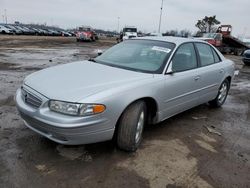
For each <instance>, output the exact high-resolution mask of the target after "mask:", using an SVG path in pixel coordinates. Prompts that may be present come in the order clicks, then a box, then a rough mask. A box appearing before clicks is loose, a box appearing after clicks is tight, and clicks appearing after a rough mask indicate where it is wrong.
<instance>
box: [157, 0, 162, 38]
mask: <svg viewBox="0 0 250 188" xmlns="http://www.w3.org/2000/svg"><path fill="white" fill-rule="evenodd" d="M162 9H163V0H162V1H161V12H160V20H159V28H158V33H160V32H161V17H162Z"/></svg>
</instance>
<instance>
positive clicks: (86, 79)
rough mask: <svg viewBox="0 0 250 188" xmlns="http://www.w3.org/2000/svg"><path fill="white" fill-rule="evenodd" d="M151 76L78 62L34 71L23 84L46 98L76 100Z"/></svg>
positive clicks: (151, 75)
mask: <svg viewBox="0 0 250 188" xmlns="http://www.w3.org/2000/svg"><path fill="white" fill-rule="evenodd" d="M152 77H153V74H146V73H140V72H135V71H129V70H125V69H120V68H115V67H111V66H107V65H102V64H98V63H94V62H90V61H80V62H74V63H68V64H64V65H60V66H55V67H51V68H47V69H44V70H41V71H38V72H36V73H33V74H31V75H30V76H28V77H27V78H26V79H25V81H24V84H25V85H27V86H28V87H30V88H32V89H34V90H36V91H37V92H39V93H41V94H42V95H44V96H45V97H47V98H49V99H57V100H62V101H70V102H78V101H79V100H82V99H84V98H86V97H88V96H91V95H94V94H97V93H99V92H102V91H104V90H108V89H112V88H114V87H119V86H121V85H122V86H124V85H125V84H129V85H131V84H132V83H134V82H136V81H139V80H142V79H148V78H152Z"/></svg>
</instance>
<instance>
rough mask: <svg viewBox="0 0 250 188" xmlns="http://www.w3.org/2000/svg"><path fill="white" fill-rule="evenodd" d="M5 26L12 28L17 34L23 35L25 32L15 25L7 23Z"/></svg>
mask: <svg viewBox="0 0 250 188" xmlns="http://www.w3.org/2000/svg"><path fill="white" fill-rule="evenodd" d="M5 27H6V28H8V29H10V30H12V31H13V33H14V34H15V35H21V34H22V33H23V32H22V31H21V30H20V29H18V28H16V27H15V26H13V25H5Z"/></svg>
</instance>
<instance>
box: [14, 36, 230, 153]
mask: <svg viewBox="0 0 250 188" xmlns="http://www.w3.org/2000/svg"><path fill="white" fill-rule="evenodd" d="M65 75H67V76H65ZM233 75H234V63H233V62H232V61H231V60H228V59H226V58H225V57H224V56H223V55H222V54H221V53H220V52H219V51H218V50H217V49H216V48H215V47H213V46H212V45H210V44H208V43H207V42H204V41H201V40H193V39H184V38H176V37H142V38H135V39H130V40H126V41H124V42H122V43H119V44H117V45H115V46H113V47H112V48H110V49H108V50H107V51H105V52H104V53H103V54H102V55H100V56H98V57H97V58H95V59H90V60H89V61H80V62H75V63H69V64H65V65H60V66H55V67H51V68H48V69H44V70H41V71H39V72H36V73H33V74H31V75H30V76H28V77H27V78H25V80H24V82H23V85H22V86H21V88H20V89H18V90H17V93H16V97H15V99H16V104H17V108H18V110H19V112H20V115H21V117H22V118H23V119H24V122H25V125H26V126H27V127H29V128H30V129H32V130H33V131H35V132H37V133H39V134H41V135H43V136H45V137H47V138H49V139H51V140H53V141H55V142H58V143H61V144H66V145H77V144H88V143H94V142H100V141H105V140H110V139H112V138H115V139H116V142H117V145H118V147H119V148H121V149H123V150H126V151H135V150H136V149H137V148H138V147H139V145H140V143H141V141H142V133H143V128H144V126H145V124H147V123H148V124H155V123H158V122H161V121H164V120H165V119H167V118H169V117H171V116H174V115H176V114H178V113H181V112H183V111H185V110H187V109H190V108H192V107H195V106H197V105H200V104H203V103H207V102H209V103H210V105H212V106H214V107H220V106H222V105H223V104H224V102H225V100H226V98H227V94H228V91H229V88H230V84H231V80H232V78H233ZM52 78H53V79H52Z"/></svg>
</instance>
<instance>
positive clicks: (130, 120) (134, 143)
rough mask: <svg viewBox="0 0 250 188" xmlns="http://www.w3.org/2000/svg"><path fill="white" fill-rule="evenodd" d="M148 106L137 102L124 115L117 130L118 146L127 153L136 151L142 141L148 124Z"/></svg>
mask: <svg viewBox="0 0 250 188" xmlns="http://www.w3.org/2000/svg"><path fill="white" fill-rule="evenodd" d="M146 113H147V111H146V104H145V103H144V102H143V101H137V102H135V103H133V104H131V105H130V106H129V107H128V108H127V109H126V110H125V111H124V113H123V114H122V116H121V118H120V120H119V124H118V130H117V145H118V147H119V148H120V149H122V150H125V151H130V152H133V151H136V150H137V148H138V147H139V145H140V143H141V141H142V132H143V128H144V125H145V123H146V115H147V114H146Z"/></svg>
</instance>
